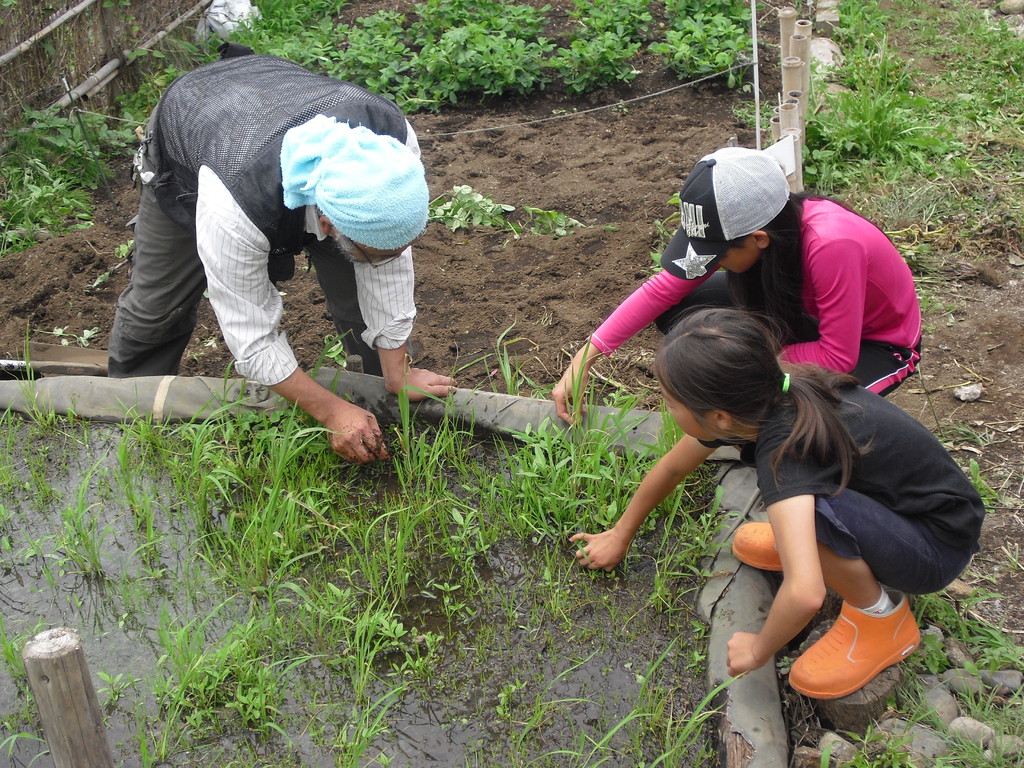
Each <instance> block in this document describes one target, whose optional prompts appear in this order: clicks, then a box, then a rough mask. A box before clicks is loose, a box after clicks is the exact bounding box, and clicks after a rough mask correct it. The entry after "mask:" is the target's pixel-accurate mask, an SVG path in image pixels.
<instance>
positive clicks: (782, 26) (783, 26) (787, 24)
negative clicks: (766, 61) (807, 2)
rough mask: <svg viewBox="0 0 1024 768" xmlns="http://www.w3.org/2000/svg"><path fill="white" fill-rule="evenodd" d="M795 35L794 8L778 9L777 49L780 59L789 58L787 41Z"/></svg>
mask: <svg viewBox="0 0 1024 768" xmlns="http://www.w3.org/2000/svg"><path fill="white" fill-rule="evenodd" d="M794 34H796V8H793V7H786V8H780V9H779V47H780V48H781V49H782V58H783V59H784V58H786V57H787V56H789V39H790V38H791V37H793V35H794Z"/></svg>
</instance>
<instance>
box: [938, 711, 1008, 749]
mask: <svg viewBox="0 0 1024 768" xmlns="http://www.w3.org/2000/svg"><path fill="white" fill-rule="evenodd" d="M949 732H950V733H951V734H952V735H953V736H956V737H957V738H960V739H963V740H965V741H970V742H973V743H975V744H977V745H978V746H980V747H987V746H988V745H989V744H991V743H992V739H993V737H994V736H995V735H996V732H995V731H994V730H993V729H992V728H991V727H989V726H987V725H985V724H984V723H983V722H981V721H979V720H975V719H974V718H973V717H958V718H956V719H955V720H954V721H953V722H951V723H950V724H949Z"/></svg>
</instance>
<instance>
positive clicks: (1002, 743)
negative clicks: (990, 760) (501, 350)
mask: <svg viewBox="0 0 1024 768" xmlns="http://www.w3.org/2000/svg"><path fill="white" fill-rule="evenodd" d="M989 751H990V752H991V753H993V754H994V755H998V756H1002V757H1008V758H1011V759H1012V758H1020V757H1024V739H1022V738H1021V737H1020V736H1013V735H1012V734H996V735H995V736H994V737H993V738H992V746H991V748H990V750H989Z"/></svg>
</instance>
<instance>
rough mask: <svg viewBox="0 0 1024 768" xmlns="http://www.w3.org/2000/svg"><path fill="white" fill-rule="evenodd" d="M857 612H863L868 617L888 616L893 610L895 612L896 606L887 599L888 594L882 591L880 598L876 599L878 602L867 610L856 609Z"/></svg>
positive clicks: (890, 599)
mask: <svg viewBox="0 0 1024 768" xmlns="http://www.w3.org/2000/svg"><path fill="white" fill-rule="evenodd" d="M857 610H859V611H863V612H864V613H866V614H867V615H868V616H888V615H889V614H890V613H892V612H893V611H894V610H896V604H895V603H894V602H893V601H892V598H890V597H889V593H888V592H886V591H885V590H884V589H883V590H882V596H881V597H880V598H878V601H877V602H876V603H875V604H874V605H872V606H870V607H869V608H858V609H857Z"/></svg>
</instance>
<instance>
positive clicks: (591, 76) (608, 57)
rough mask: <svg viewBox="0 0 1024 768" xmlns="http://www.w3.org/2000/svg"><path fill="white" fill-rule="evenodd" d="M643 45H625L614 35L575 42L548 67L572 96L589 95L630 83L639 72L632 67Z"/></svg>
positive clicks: (552, 58)
mask: <svg viewBox="0 0 1024 768" xmlns="http://www.w3.org/2000/svg"><path fill="white" fill-rule="evenodd" d="M639 50H640V43H626V42H624V41H623V40H622V38H621V37H619V36H618V35H616V34H615V33H613V32H603V33H601V34H599V35H596V36H594V37H587V38H578V39H576V40H573V41H572V43H571V44H570V46H569V47H568V48H559V49H558V52H557V54H556V55H555V56H552V57H551V59H549V61H548V65H549V66H550V67H551V68H552V69H554V70H555V72H557V73H558V75H559V78H560V79H561V80H562V82H563V83H565V88H566V90H567V91H568V92H569V93H586V92H587V91H591V90H593V89H594V88H600V87H604V86H606V85H611V84H612V83H616V82H623V83H628V82H629V81H631V80H632V79H633V78H635V77H636V76H637V74H638V73H639V70H637V69H635V68H634V67H633V65H632V64H631V63H630V62H631V61H632V59H633V58H634V57H635V56H636V54H637V53H638V52H639Z"/></svg>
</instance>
